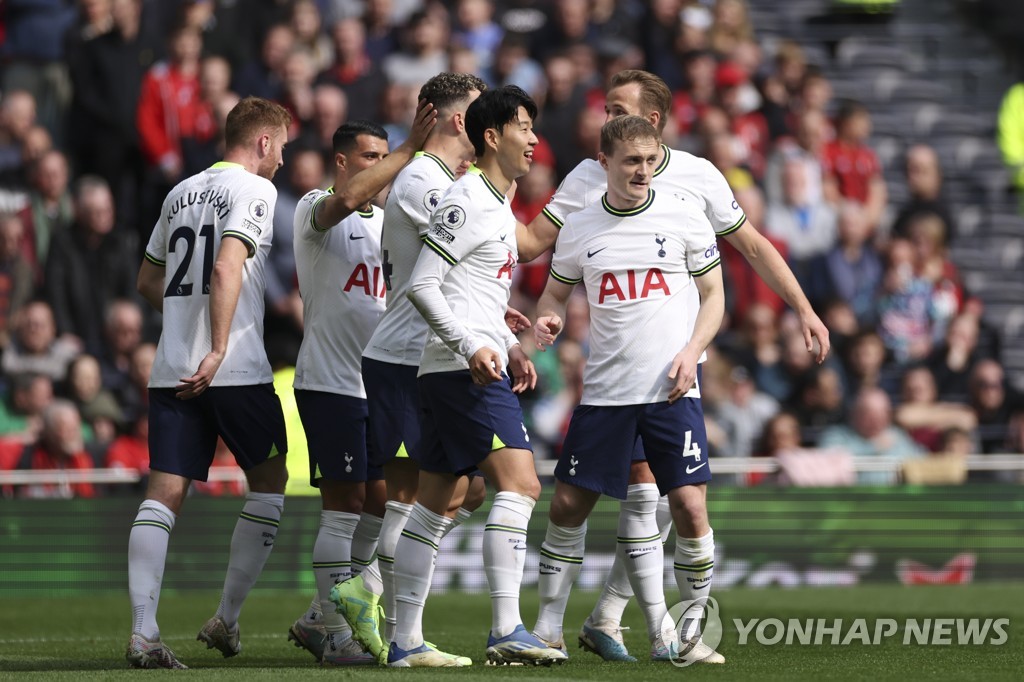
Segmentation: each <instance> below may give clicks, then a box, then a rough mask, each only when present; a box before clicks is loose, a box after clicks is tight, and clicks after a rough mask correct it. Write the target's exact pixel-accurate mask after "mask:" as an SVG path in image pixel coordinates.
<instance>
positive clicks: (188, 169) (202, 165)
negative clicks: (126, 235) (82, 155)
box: [143, 55, 239, 239]
mask: <svg viewBox="0 0 1024 682" xmlns="http://www.w3.org/2000/svg"><path fill="white" fill-rule="evenodd" d="M230 86H231V65H230V63H229V62H228V60H227V59H225V58H224V57H219V56H216V55H211V56H207V57H204V58H203V60H202V61H201V62H200V64H199V94H200V97H201V98H202V104H203V106H205V107H206V109H207V111H208V113H209V114H210V116H212V118H213V130H212V131H211V132H210V134H209V135H208V136H203V137H201V138H199V137H190V138H185V139H183V140H182V141H181V153H182V163H183V164H184V170H183V171H182V173H183V175H185V176H189V175H194V174H195V173H198V172H199V171H202V170H205V169H207V168H209V167H210V166H212V165H213V164H215V163H217V162H218V161H220V160H221V158H222V157H223V154H224V122H225V121H226V120H227V116H228V112H229V111H231V109H232V108H234V106H235V104H237V103H238V100H239V97H238V95H237V94H235V93H234V92H232V91H231V90H230ZM146 229H149V226H148V225H147V228H146ZM143 237H145V238H146V239H148V233H147V234H144V235H143Z"/></svg>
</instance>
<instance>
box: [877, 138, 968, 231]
mask: <svg viewBox="0 0 1024 682" xmlns="http://www.w3.org/2000/svg"><path fill="white" fill-rule="evenodd" d="M904 162H905V164H906V167H905V170H906V176H907V191H908V192H909V193H910V197H909V198H908V199H907V201H906V203H905V204H903V206H901V207H900V209H899V213H898V214H897V216H896V220H895V221H894V222H893V226H892V231H893V234H895V235H897V236H899V237H910V230H909V227H910V221H911V219H913V218H915V217H916V216H918V215H920V214H922V213H930V214H935V215H937V216H938V217H939V218H941V219H942V222H943V223H944V224H945V225H946V227H947V231H948V234H947V237H949V238H952V237H953V235H954V233H955V231H954V229H953V214H952V212H950V210H949V206H948V205H947V204H946V200H945V198H944V196H943V193H942V168H941V167H940V166H939V155H938V154H936V153H935V150H934V149H932V148H931V147H929V146H928V145H926V144H915V145H914V146H912V147H911V148H910V149H908V150H907V153H906V157H905V159H904Z"/></svg>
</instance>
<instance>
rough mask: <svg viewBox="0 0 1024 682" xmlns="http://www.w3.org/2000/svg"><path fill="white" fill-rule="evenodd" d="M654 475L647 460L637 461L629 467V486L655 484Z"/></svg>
mask: <svg viewBox="0 0 1024 682" xmlns="http://www.w3.org/2000/svg"><path fill="white" fill-rule="evenodd" d="M654 482H655V480H654V474H653V473H651V467H650V466H649V465H648V464H647V461H646V460H642V459H641V460H636V461H634V462H632V463H631V464H630V465H629V484H630V485H637V484H638V483H654Z"/></svg>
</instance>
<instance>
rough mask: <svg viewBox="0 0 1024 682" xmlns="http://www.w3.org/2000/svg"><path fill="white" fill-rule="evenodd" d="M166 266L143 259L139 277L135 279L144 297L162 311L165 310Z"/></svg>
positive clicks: (136, 286) (157, 309)
mask: <svg viewBox="0 0 1024 682" xmlns="http://www.w3.org/2000/svg"><path fill="white" fill-rule="evenodd" d="M166 271H167V268H166V267H163V266H161V265H157V264H156V263H153V262H152V261H150V260H149V259H148V258H143V259H142V265H141V266H140V267H139V277H138V279H136V280H135V288H136V289H137V290H138V292H139V294H141V295H142V298H144V299H146V301H147V302H148V303H149V304H150V305H151V306H153V308H154V309H155V310H156V311H157V312H159V313H162V312H163V311H164V274H165V272H166Z"/></svg>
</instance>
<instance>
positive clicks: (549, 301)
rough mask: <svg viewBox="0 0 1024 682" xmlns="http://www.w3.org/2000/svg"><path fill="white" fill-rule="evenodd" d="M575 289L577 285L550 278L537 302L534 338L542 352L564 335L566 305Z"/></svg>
mask: <svg viewBox="0 0 1024 682" xmlns="http://www.w3.org/2000/svg"><path fill="white" fill-rule="evenodd" d="M575 288H576V285H575V284H567V283H566V282H562V281H559V280H557V279H555V278H554V277H550V276H549V277H548V283H547V285H545V287H544V293H543V294H541V295H540V300H539V301H537V323H536V324H534V325H533V338H534V339H535V340H536V341H537V348H539V349H540V350H542V351H546V350H547V347H548V346H551V345H553V344H554V343H555V339H556V338H557V337H558V335H559V334H560V333H562V329H563V327H564V326H565V322H564V320H565V304H566V303H567V302H568V300H569V296H571V295H572V290H573V289H575Z"/></svg>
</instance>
